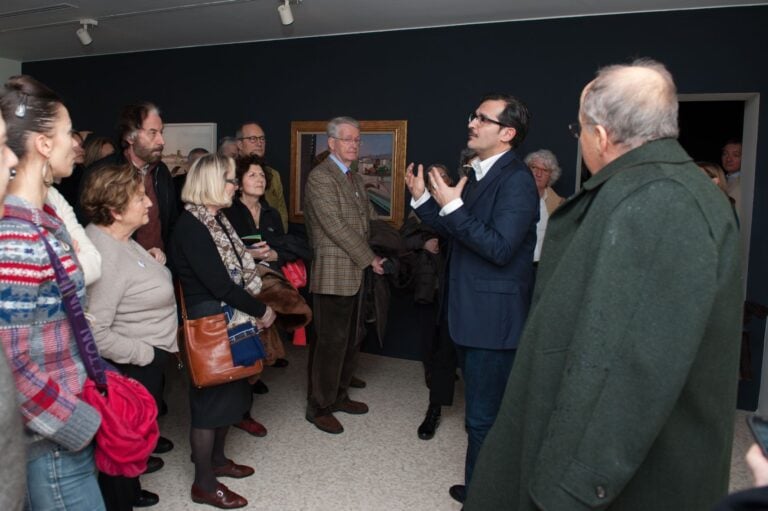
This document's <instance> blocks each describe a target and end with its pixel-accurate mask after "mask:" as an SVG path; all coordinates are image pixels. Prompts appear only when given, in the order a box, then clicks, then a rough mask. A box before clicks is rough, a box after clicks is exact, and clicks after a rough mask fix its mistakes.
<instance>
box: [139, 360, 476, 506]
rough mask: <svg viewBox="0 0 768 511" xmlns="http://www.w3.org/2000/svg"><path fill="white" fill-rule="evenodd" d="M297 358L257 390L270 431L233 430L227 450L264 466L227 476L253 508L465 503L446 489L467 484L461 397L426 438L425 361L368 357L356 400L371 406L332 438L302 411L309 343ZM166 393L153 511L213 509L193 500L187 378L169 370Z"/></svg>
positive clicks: (148, 482) (259, 412)
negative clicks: (165, 442) (419, 431)
mask: <svg viewBox="0 0 768 511" xmlns="http://www.w3.org/2000/svg"><path fill="white" fill-rule="evenodd" d="M287 358H288V359H289V360H290V365H289V366H288V367H287V368H285V369H274V368H267V369H266V371H265V373H264V376H263V379H264V381H265V382H266V383H267V385H268V386H269V389H270V391H269V393H268V394H264V395H256V396H254V404H253V416H254V418H255V419H257V420H258V421H260V422H262V423H263V424H264V425H265V426H266V427H267V429H268V430H269V433H268V435H267V436H266V437H264V438H255V437H251V436H249V435H248V434H246V433H245V432H243V431H241V430H238V429H234V428H233V429H232V430H231V431H230V434H229V437H228V439H227V442H228V443H227V445H228V448H227V455H228V456H229V457H231V458H232V459H234V460H235V461H237V462H238V463H243V464H246V465H251V466H253V467H255V468H256V474H255V475H254V476H252V477H249V478H246V479H240V480H238V479H222V482H223V483H224V484H226V485H227V486H229V487H230V488H231V489H232V490H234V491H236V492H238V493H240V494H242V495H243V496H245V497H246V498H247V499H248V501H249V505H248V507H247V508H246V509H253V510H271V511H274V510H290V511H299V510H312V511H326V510H327V511H345V510H370V511H376V510H382V511H383V510H401V509H408V510H422V511H429V510H443V511H445V510H448V511H450V510H458V509H460V507H461V506H460V505H459V504H458V503H456V502H454V501H453V500H452V499H451V498H450V496H449V495H448V488H449V487H450V486H451V485H453V484H460V483H462V482H463V473H464V454H465V452H464V451H465V449H466V434H465V433H464V429H463V402H464V398H463V394H462V390H461V385H457V395H456V398H457V404H456V405H454V406H453V407H450V408H444V410H443V419H442V423H441V425H440V428H439V429H438V432H437V435H436V436H435V438H433V439H432V440H430V441H423V440H419V438H418V437H417V436H416V428H417V427H418V425H419V424H420V423H421V420H422V419H423V416H424V412H425V411H426V408H427V404H428V391H427V388H426V387H425V385H424V377H423V371H422V368H421V363H419V362H413V361H406V360H399V359H393V358H388V357H380V356H375V355H366V354H362V355H361V357H360V368H359V371H358V376H360V377H361V378H363V379H365V380H366V382H367V383H368V386H367V387H366V388H365V389H359V390H358V389H352V390H351V391H350V394H351V396H352V398H353V399H357V400H362V401H365V402H366V403H367V404H368V405H369V406H370V409H371V410H370V412H369V413H368V414H366V415H361V416H353V415H346V414H337V417H338V419H339V420H340V421H341V423H342V424H343V425H344V433H342V434H340V435H329V434H327V433H323V432H321V431H319V430H318V429H316V428H315V426H314V425H312V424H310V423H309V422H307V421H306V419H305V418H304V411H305V409H304V407H305V403H306V399H305V394H306V386H305V380H306V378H305V374H306V349H305V348H289V349H288V357H287ZM167 387H168V388H167V391H166V395H167V396H168V405H169V407H170V412H169V414H168V415H167V416H165V417H163V418H161V422H160V429H161V431H162V434H163V435H164V436H167V437H169V438H170V439H171V440H173V442H174V443H175V444H176V448H175V449H174V450H173V451H171V452H170V453H168V454H164V455H163V456H162V457H163V459H164V460H165V462H166V464H165V467H164V468H163V469H162V470H160V471H159V472H156V473H154V474H149V475H146V476H143V477H142V485H143V487H144V488H146V489H147V490H150V491H154V492H155V493H158V494H159V495H160V504H158V505H157V506H155V507H153V508H152V509H154V510H158V511H160V510H173V511H177V510H186V509H195V510H202V509H213V508H210V507H208V506H200V505H197V504H194V503H192V501H191V500H190V498H189V488H190V486H191V484H192V475H193V468H192V463H190V461H189V454H190V452H189V442H188V439H187V435H188V429H187V424H188V416H189V411H188V405H187V390H186V386H185V378H184V377H183V375H182V374H181V373H178V374H172V373H171V374H170V375H169V378H168V384H167Z"/></svg>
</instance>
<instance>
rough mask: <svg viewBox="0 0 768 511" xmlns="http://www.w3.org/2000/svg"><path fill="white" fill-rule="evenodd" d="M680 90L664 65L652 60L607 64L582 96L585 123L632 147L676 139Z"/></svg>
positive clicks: (611, 139)
mask: <svg viewBox="0 0 768 511" xmlns="http://www.w3.org/2000/svg"><path fill="white" fill-rule="evenodd" d="M677 109H678V104H677V89H676V87H675V82H674V80H673V79H672V75H671V74H670V73H669V71H667V69H666V68H665V67H664V65H663V64H661V63H659V62H656V61H654V60H650V59H643V60H637V61H635V62H633V63H632V64H629V65H616V66H608V67H605V68H603V69H601V70H600V71H598V73H597V77H596V78H595V79H594V80H592V81H591V82H590V83H589V84H588V85H587V86H586V87H585V88H584V92H583V93H582V95H581V111H580V118H581V121H582V123H584V124H592V125H600V126H602V127H604V128H605V131H606V132H607V134H608V137H609V140H610V142H611V143H612V144H615V145H620V146H623V147H624V149H625V150H629V149H633V148H635V147H638V146H641V145H643V144H645V143H647V142H650V141H652V140H657V139H660V138H677V135H678V128H677Z"/></svg>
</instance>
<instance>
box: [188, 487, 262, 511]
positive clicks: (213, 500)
mask: <svg viewBox="0 0 768 511" xmlns="http://www.w3.org/2000/svg"><path fill="white" fill-rule="evenodd" d="M192 502H197V503H198V504H208V505H209V506H213V507H218V508H221V509H236V508H238V507H245V506H247V505H248V501H247V500H245V498H244V497H242V496H240V495H238V494H237V493H235V492H233V491H230V489H229V488H227V487H226V486H224V485H223V484H221V483H219V484H218V485H217V486H216V490H215V491H213V492H211V493H207V492H204V491H203V490H201V489H200V488H198V487H197V486H196V485H194V484H193V485H192Z"/></svg>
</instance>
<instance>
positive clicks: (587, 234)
mask: <svg viewBox="0 0 768 511" xmlns="http://www.w3.org/2000/svg"><path fill="white" fill-rule="evenodd" d="M0 113H1V114H2V118H0V196H2V195H5V198H4V200H3V201H2V203H0V204H3V205H4V216H3V217H2V220H0V292H2V294H3V297H4V298H3V308H2V309H3V310H2V314H0V341H2V345H3V351H4V355H5V356H4V357H0V385H2V389H0V400H2V407H0V409H1V410H2V412H0V428H1V429H2V433H3V434H2V437H1V438H0V448H2V452H3V455H4V464H3V465H4V466H6V468H4V469H3V472H2V476H0V503H2V505H0V507H2V508H3V509H11V510H15V509H21V508H22V507H23V508H25V509H30V510H49V509H88V510H99V509H106V510H110V511H112V510H123V509H131V508H133V507H147V506H152V505H154V504H156V503H158V501H159V496H158V495H156V494H155V493H153V492H151V491H149V490H146V489H143V488H142V487H141V484H140V481H139V477H128V476H126V475H115V474H109V473H105V472H98V471H97V469H96V463H95V461H94V443H95V437H96V435H97V432H98V431H99V428H100V427H105V426H104V425H103V424H102V421H101V416H100V415H99V413H98V412H97V411H96V410H95V409H94V408H93V407H92V406H91V405H90V404H89V403H88V402H86V401H85V400H84V399H83V397H82V395H81V392H82V389H83V386H84V384H85V381H86V378H87V375H86V371H85V366H84V362H83V356H84V355H85V354H83V353H81V351H80V349H79V348H78V344H77V342H76V341H77V339H76V337H78V336H79V335H80V334H79V333H78V332H76V331H75V329H74V328H73V326H72V325H71V324H70V319H69V316H68V312H67V311H66V310H65V309H66V304H64V297H63V296H62V293H60V292H59V291H60V290H59V286H58V285H57V280H56V279H55V278H54V273H55V272H54V270H53V265H54V264H56V263H57V261H54V260H52V259H58V260H59V261H60V263H61V264H62V265H63V267H64V269H65V270H66V273H67V274H68V275H69V277H70V278H71V280H72V281H73V282H74V284H75V292H76V294H77V298H78V299H79V301H80V303H82V305H83V307H84V308H86V309H87V312H88V318H89V323H90V330H91V331H92V333H93V337H94V339H95V342H96V346H97V347H98V351H99V355H100V356H101V357H102V358H103V359H104V360H105V361H107V362H108V363H109V369H110V370H113V371H117V372H119V373H121V374H124V375H126V376H129V377H131V378H133V379H135V380H136V381H138V382H139V383H141V385H143V386H144V387H145V388H146V389H147V391H148V392H149V394H150V395H151V396H152V398H153V400H152V401H153V402H154V406H155V407H156V409H157V411H159V413H161V414H162V413H163V411H164V409H165V408H166V405H165V402H164V398H163V390H164V372H165V368H166V366H167V365H168V364H169V361H170V360H172V359H175V357H176V356H177V353H178V351H179V348H180V346H179V344H180V343H183V342H184V340H183V339H178V337H177V332H178V327H179V316H178V312H177V303H178V302H177V301H178V300H180V299H182V300H183V303H184V311H185V312H184V318H185V319H187V320H196V319H200V318H205V317H208V316H212V315H216V314H219V313H221V312H222V310H225V311H228V313H227V316H226V318H227V322H228V324H227V326H228V327H229V328H234V327H237V326H239V325H242V324H244V323H247V322H252V323H253V324H254V325H255V327H256V328H257V329H258V330H259V331H260V332H262V336H261V337H262V340H263V343H264V348H265V350H264V351H265V353H264V361H265V363H266V364H267V365H271V366H273V367H285V366H286V365H288V363H289V362H288V360H287V359H286V358H285V356H286V355H285V350H284V348H283V345H282V341H281V339H280V335H279V333H277V328H276V327H277V324H278V323H276V321H277V322H279V321H280V318H281V315H282V313H283V311H282V309H281V308H280V306H279V305H278V304H276V303H275V302H274V300H272V299H271V298H270V297H269V296H268V295H267V294H266V293H265V292H263V291H264V289H263V288H264V287H265V286H266V282H267V279H268V276H269V274H270V272H271V273H272V274H277V275H280V274H281V271H283V270H284V271H285V273H286V275H287V274H288V273H289V272H288V268H289V267H290V268H291V271H294V270H295V269H296V267H297V266H296V264H295V263H301V264H302V265H303V264H304V263H306V266H307V270H308V275H309V279H308V280H309V287H308V289H303V290H301V291H300V292H301V293H302V296H303V297H304V299H306V301H307V302H309V303H310V304H311V306H312V313H313V321H312V325H311V327H312V328H311V329H310V330H311V334H310V335H309V336H308V337H309V340H310V342H309V367H308V368H307V406H306V413H305V418H306V420H307V421H309V422H310V423H311V424H313V425H314V426H315V427H316V428H317V429H319V430H320V431H322V432H325V433H330V434H334V435H338V434H340V433H342V432H343V431H344V426H343V425H342V423H341V421H340V420H339V418H338V414H339V413H346V414H350V415H361V414H365V413H367V412H368V410H369V406H368V404H366V403H364V402H361V401H355V400H352V399H351V398H350V396H349V393H348V389H349V388H350V387H362V386H364V385H365V382H364V381H362V380H360V379H359V378H356V377H355V370H356V368H357V359H358V356H359V352H360V345H361V341H362V339H363V336H364V328H365V327H364V325H363V323H364V321H363V310H364V308H365V307H364V299H365V294H366V288H367V286H368V284H367V283H368V282H369V281H370V279H372V278H374V276H376V275H384V274H387V273H391V271H392V269H391V268H392V264H391V261H388V259H387V258H388V256H387V255H384V254H382V253H381V252H380V251H379V250H377V249H376V247H374V246H372V243H371V237H372V231H374V230H375V229H376V222H375V221H376V220H377V215H376V213H375V211H374V209H373V207H372V205H371V202H370V201H369V200H368V198H367V194H366V189H365V186H364V183H363V180H362V177H361V176H360V175H359V174H358V173H357V172H356V171H355V170H354V169H355V166H356V162H357V160H358V158H359V156H360V153H359V151H360V145H361V130H360V124H359V123H358V122H357V121H356V120H355V119H353V118H351V117H344V116H341V117H336V118H334V119H331V120H330V121H329V122H328V125H327V135H328V152H327V157H326V158H325V159H323V160H322V161H318V162H317V164H316V166H315V167H314V168H313V169H312V170H311V172H310V173H309V175H308V177H307V182H306V187H305V189H304V204H303V211H304V216H305V222H306V236H302V235H296V234H295V233H293V232H291V233H289V225H288V214H287V210H286V205H285V196H284V191H283V187H282V183H281V179H280V173H279V172H278V171H277V170H275V169H274V168H272V167H270V166H269V165H268V163H267V160H266V157H265V153H266V140H267V139H266V135H265V133H264V130H263V128H262V127H261V126H260V125H259V124H258V123H257V122H253V121H246V122H243V123H242V124H241V125H240V127H239V128H238V130H237V133H236V135H235V136H234V137H231V138H230V137H226V138H225V139H222V141H221V144H220V147H219V148H218V151H215V152H208V151H206V150H205V149H202V148H200V149H195V150H193V151H192V152H191V153H190V156H189V161H188V166H185V167H184V168H179V169H174V172H173V174H172V172H171V171H170V170H169V169H168V167H167V166H166V165H165V164H164V163H163V161H162V154H163V148H164V139H163V120H162V118H161V114H160V111H159V109H158V108H157V106H155V105H154V104H152V103H147V102H143V103H136V104H131V105H127V106H125V107H124V108H123V109H122V111H121V112H120V114H119V117H118V124H117V125H118V129H117V137H116V139H115V140H110V139H109V138H107V137H98V136H94V135H89V136H87V137H86V138H83V136H82V135H81V134H80V133H78V132H75V131H74V130H73V129H72V121H71V119H70V117H69V113H68V111H67V108H66V106H65V105H64V103H63V101H62V100H61V98H60V97H59V96H57V95H56V93H55V92H53V91H52V90H50V89H49V88H48V87H46V86H45V85H44V84H41V83H40V82H38V81H36V80H35V79H34V78H32V77H29V76H17V77H13V78H11V79H10V80H9V81H8V83H7V84H6V85H5V89H4V91H3V92H2V94H1V95H0ZM530 118H531V114H530V112H529V111H528V108H527V107H526V105H525V104H524V103H523V102H522V101H521V100H520V99H518V98H516V97H514V96H511V95H507V94H490V95H487V96H484V97H483V98H482V99H481V101H480V102H479V104H478V106H477V108H476V109H475V110H474V111H473V112H472V113H471V114H470V116H469V120H468V124H467V127H468V138H467V147H466V149H465V151H463V152H462V158H461V162H460V165H461V168H460V169H459V172H458V173H453V172H451V171H450V169H449V168H448V167H447V166H445V165H442V164H433V165H431V166H428V167H426V168H425V167H424V166H423V165H421V164H410V165H409V166H408V168H407V170H406V176H405V182H406V186H407V191H408V192H409V194H410V197H411V202H410V206H411V208H412V213H411V215H410V216H409V217H408V219H407V221H406V222H405V224H404V225H403V226H402V228H401V230H400V232H399V234H398V236H400V237H401V238H402V244H403V246H404V247H405V250H407V252H408V253H409V254H411V255H412V256H413V260H414V261H416V265H417V266H418V268H419V269H418V272H417V273H418V275H419V278H414V279H413V282H418V284H417V285H414V289H413V291H414V297H415V300H416V302H417V303H418V304H420V305H424V306H427V305H428V306H429V309H428V310H429V311H431V312H430V315H429V317H427V320H426V321H425V322H424V325H421V330H420V332H421V336H422V338H423V340H424V351H425V357H424V361H425V377H426V383H427V386H428V387H429V388H430V393H429V405H428V408H427V413H426V415H425V418H424V421H423V422H422V423H421V424H420V425H419V426H418V429H417V435H418V437H419V438H421V439H422V440H429V439H431V438H433V437H434V435H435V434H436V431H437V429H438V426H439V422H440V417H441V408H442V407H443V406H450V405H451V404H452V403H453V396H454V387H455V385H456V381H457V375H456V371H457V369H460V370H461V379H462V380H463V385H464V391H465V392H464V394H465V401H466V404H465V406H466V408H465V426H466V432H467V450H466V457H465V466H464V480H463V481H461V482H457V483H459V484H456V485H454V486H452V487H450V488H449V489H448V492H449V494H450V496H451V497H452V498H454V499H455V500H456V501H458V502H461V503H463V504H464V508H465V509H467V510H487V509H514V510H520V511H522V510H527V509H531V510H533V509H551V510H561V509H562V510H564V509H569V510H570V509H597V508H599V509H619V508H620V509H629V510H633V509H637V510H648V509H655V510H670V511H671V510H675V511H678V510H686V509H690V510H702V509H711V508H712V506H714V505H715V503H716V502H717V501H718V500H719V499H720V498H721V497H723V496H724V494H725V493H726V490H727V482H728V472H729V467H730V457H729V453H730V447H731V439H732V433H733V410H734V408H735V395H736V394H735V385H736V378H735V375H736V366H737V359H738V350H739V343H738V339H739V338H740V317H741V271H740V266H739V261H740V256H739V242H738V238H739V231H738V218H737V215H736V212H737V211H738V199H739V196H738V190H739V185H738V181H739V172H740V169H741V161H740V159H741V144H740V142H739V141H738V140H735V139H734V140H729V141H727V143H726V144H725V145H724V147H723V155H722V161H721V163H722V167H720V166H719V165H718V164H715V163H707V162H699V163H698V166H697V165H696V164H695V163H694V162H693V161H692V159H691V158H690V157H689V156H688V155H687V154H686V153H685V151H684V150H683V149H682V147H681V146H680V145H679V144H678V142H677V140H676V139H677V135H678V126H677V95H676V89H675V84H674V81H673V79H672V76H671V75H670V74H669V72H668V71H667V70H666V68H665V67H664V66H663V65H662V64H660V63H658V62H655V61H652V60H639V61H635V62H633V63H631V64H628V65H616V66H609V67H607V68H603V69H601V70H600V71H599V72H598V74H597V76H596V78H595V79H594V80H593V81H591V82H590V83H589V84H587V85H586V87H585V88H584V90H583V92H582V95H581V99H580V109H579V119H578V122H576V123H574V124H572V125H571V126H570V128H571V130H572V131H573V133H574V135H575V136H576V137H577V138H578V140H579V144H580V147H581V152H582V155H583V158H584V163H585V165H586V168H587V169H588V171H589V172H590V174H591V176H592V177H591V178H590V179H589V180H587V181H586V182H585V183H584V185H583V187H582V188H581V190H579V191H577V192H576V193H575V194H574V195H573V196H571V197H569V198H568V199H565V198H563V197H561V196H560V195H558V194H557V193H556V192H555V190H554V189H553V185H554V184H555V183H556V182H557V180H558V179H559V177H560V174H561V168H560V164H559V163H558V160H557V158H556V156H555V155H554V153H552V152H551V151H549V150H544V149H543V150H538V151H535V152H532V153H530V154H528V155H527V156H526V157H525V158H522V157H521V156H520V155H518V154H517V151H516V148H518V147H519V146H520V144H522V143H523V141H524V140H525V138H526V135H527V133H528V130H529V124H530ZM452 174H453V175H452ZM707 177H708V178H709V179H707ZM6 187H7V194H5V192H6ZM728 199H730V201H729V200H728ZM0 211H1V209H0ZM83 226H85V228H84V227H83ZM48 246H50V247H52V250H53V251H54V252H49V251H48V248H47V247H48ZM54 253H55V257H54V255H53V254H54ZM265 268H266V269H265ZM265 272H266V273H265ZM174 280H175V281H176V282H177V284H178V285H177V289H176V291H175V290H174ZM288 285H289V284H288ZM289 286H290V285H289ZM293 291H296V290H295V289H293ZM297 296H298V291H297ZM223 342H225V343H228V342H229V340H228V339H223ZM264 392H268V388H267V387H266V385H264V384H263V382H261V381H260V380H259V379H258V376H252V377H250V378H243V379H236V380H232V381H229V382H227V383H223V384H219V385H213V386H198V385H193V384H190V385H189V406H190V410H191V416H190V424H189V428H190V434H189V438H190V446H191V453H192V455H191V460H192V462H193V463H194V480H193V481H192V484H191V492H190V496H191V499H192V501H194V502H196V503H200V504H208V505H211V506H214V507H219V508H224V509H231V508H240V507H244V506H246V505H247V504H248V500H247V498H246V496H242V495H238V494H237V493H235V492H233V491H232V490H230V489H229V488H228V487H227V486H225V485H224V484H222V483H221V482H220V479H221V478H227V477H229V478H244V477H249V476H251V475H253V474H254V472H255V470H254V468H252V467H249V466H246V465H242V464H238V463H237V462H236V461H235V460H233V459H231V458H230V457H228V456H227V453H226V452H225V448H226V438H227V433H228V431H229V428H230V427H231V426H235V427H238V428H240V429H243V430H245V431H247V432H248V433H250V434H251V435H254V436H264V435H266V434H267V430H266V428H265V427H264V425H262V424H261V423H259V422H258V421H257V420H256V419H255V418H254V417H253V416H252V410H254V409H255V410H256V411H257V410H258V407H255V408H254V407H253V406H252V405H253V400H254V397H253V395H254V394H258V393H264ZM173 448H174V445H173V442H171V441H170V440H169V439H167V438H165V437H162V436H161V437H160V439H159V440H158V442H157V445H155V446H154V453H153V454H163V453H165V452H168V451H170V450H171V449H173ZM751 456H752V457H753V458H754V456H755V455H754V453H752V454H751ZM22 460H26V462H25V463H24V462H23V461H22ZM753 464H754V465H757V464H758V463H757V462H753ZM8 465H10V466H12V467H13V470H12V471H11V470H8V468H7V466H8ZM162 466H163V460H162V458H160V457H158V456H150V457H149V459H148V460H147V470H146V472H145V473H148V472H152V471H156V470H160V469H161V468H162ZM18 467H25V470H19V469H18ZM25 485H26V492H25V491H24V487H25ZM723 509H725V508H723ZM733 509H736V508H733Z"/></svg>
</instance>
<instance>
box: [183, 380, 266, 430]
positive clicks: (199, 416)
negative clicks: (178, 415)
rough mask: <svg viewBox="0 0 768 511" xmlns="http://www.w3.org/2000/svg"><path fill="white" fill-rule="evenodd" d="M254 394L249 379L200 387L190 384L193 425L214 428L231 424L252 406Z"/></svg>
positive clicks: (238, 420)
mask: <svg viewBox="0 0 768 511" xmlns="http://www.w3.org/2000/svg"><path fill="white" fill-rule="evenodd" d="M252 400H253V395H252V394H251V386H250V385H249V384H248V380H247V379H242V380H237V381H233V382H229V383H224V384H222V385H216V386H215V387H205V388H202V389H198V388H197V387H195V386H194V385H192V382H191V381H190V384H189V405H190V410H191V415H192V427H193V428H198V429H213V428H221V427H224V426H231V425H232V424H235V423H237V422H240V421H241V420H242V419H243V416H244V415H245V413H246V412H248V411H249V410H250V408H251V402H252Z"/></svg>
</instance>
